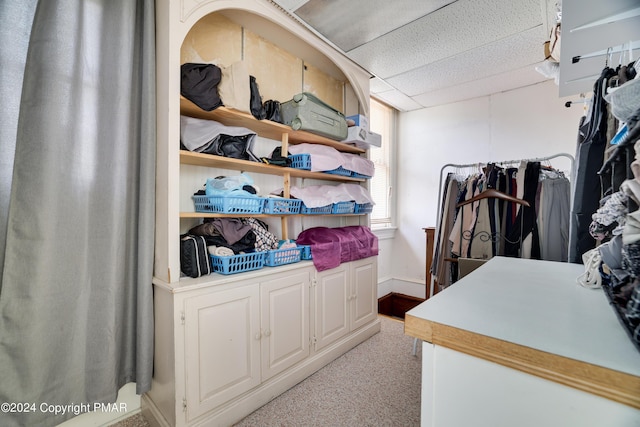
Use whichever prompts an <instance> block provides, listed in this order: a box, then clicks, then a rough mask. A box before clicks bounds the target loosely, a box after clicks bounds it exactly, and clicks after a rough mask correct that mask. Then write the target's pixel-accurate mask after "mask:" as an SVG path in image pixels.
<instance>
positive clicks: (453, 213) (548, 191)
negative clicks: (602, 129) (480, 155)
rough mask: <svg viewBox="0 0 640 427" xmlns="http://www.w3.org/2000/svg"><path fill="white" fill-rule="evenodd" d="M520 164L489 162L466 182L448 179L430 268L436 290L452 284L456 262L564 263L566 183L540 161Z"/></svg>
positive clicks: (455, 272)
mask: <svg viewBox="0 0 640 427" xmlns="http://www.w3.org/2000/svg"><path fill="white" fill-rule="evenodd" d="M563 156H567V157H570V156H568V155H563ZM519 163H520V166H519V167H518V168H516V167H503V166H501V165H499V164H495V163H489V164H487V165H486V166H485V167H484V169H483V170H482V172H481V173H475V172H474V173H471V174H469V175H468V176H467V177H466V178H462V177H461V176H460V175H455V174H451V173H450V174H448V175H447V179H446V182H445V185H444V187H443V190H444V196H443V198H442V200H441V201H440V215H441V216H440V218H441V221H440V222H439V227H438V233H437V240H436V250H435V253H434V259H433V264H432V274H433V275H434V276H435V278H436V281H437V283H438V285H439V287H440V288H444V287H446V286H448V285H449V284H450V283H453V282H455V281H456V280H457V268H456V267H457V262H455V261H457V260H458V259H480V260H487V259H490V258H492V257H494V256H497V255H501V256H512V257H526V258H535V259H545V260H553V261H567V259H568V247H569V219H570V208H569V206H570V198H571V194H570V193H571V191H570V188H571V185H570V183H569V180H568V179H567V178H566V177H565V176H564V174H563V173H562V172H560V171H557V170H555V169H553V168H551V167H550V166H542V165H541V163H540V162H539V161H522V162H519ZM454 166H456V165H454ZM488 190H492V191H495V193H494V192H489V191H488ZM454 192H455V194H454ZM520 194H521V195H522V196H523V197H522V199H519V198H518V197H517V196H518V195H520ZM521 203H524V205H522V204H521ZM525 205H528V206H525ZM447 251H448V252H447Z"/></svg>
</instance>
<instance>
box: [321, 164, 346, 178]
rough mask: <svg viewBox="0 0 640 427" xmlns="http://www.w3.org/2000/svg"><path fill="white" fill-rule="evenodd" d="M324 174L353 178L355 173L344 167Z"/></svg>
mask: <svg viewBox="0 0 640 427" xmlns="http://www.w3.org/2000/svg"><path fill="white" fill-rule="evenodd" d="M324 173H328V174H330V175H342V176H351V174H352V173H353V172H351V171H350V170H348V169H345V168H343V167H342V166H338V168H337V169H332V170H330V171H324Z"/></svg>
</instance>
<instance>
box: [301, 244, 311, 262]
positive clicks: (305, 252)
mask: <svg viewBox="0 0 640 427" xmlns="http://www.w3.org/2000/svg"><path fill="white" fill-rule="evenodd" d="M298 248H300V259H305V260H307V259H312V257H311V246H310V245H298Z"/></svg>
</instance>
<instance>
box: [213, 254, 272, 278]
mask: <svg viewBox="0 0 640 427" xmlns="http://www.w3.org/2000/svg"><path fill="white" fill-rule="evenodd" d="M209 257H210V258H211V266H212V267H213V272H214V273H221V274H235V273H242V272H243V271H250V270H258V269H260V268H262V267H264V252H252V253H250V254H239V255H231V256H217V255H211V254H209Z"/></svg>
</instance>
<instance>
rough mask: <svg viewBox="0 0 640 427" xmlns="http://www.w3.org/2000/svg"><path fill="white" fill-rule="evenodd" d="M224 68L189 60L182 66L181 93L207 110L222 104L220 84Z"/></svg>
mask: <svg viewBox="0 0 640 427" xmlns="http://www.w3.org/2000/svg"><path fill="white" fill-rule="evenodd" d="M221 79H222V70H221V69H220V67H218V66H216V65H213V64H194V63H191V62H188V63H186V64H182V65H181V66H180V95H182V96H184V97H185V98H187V99H188V100H189V101H191V102H193V103H194V104H196V105H197V106H198V107H200V108H202V109H203V110H205V111H211V110H214V109H216V108H218V107H220V106H222V105H223V104H222V100H221V99H220V95H219V94H218V85H219V84H220V80H221Z"/></svg>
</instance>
